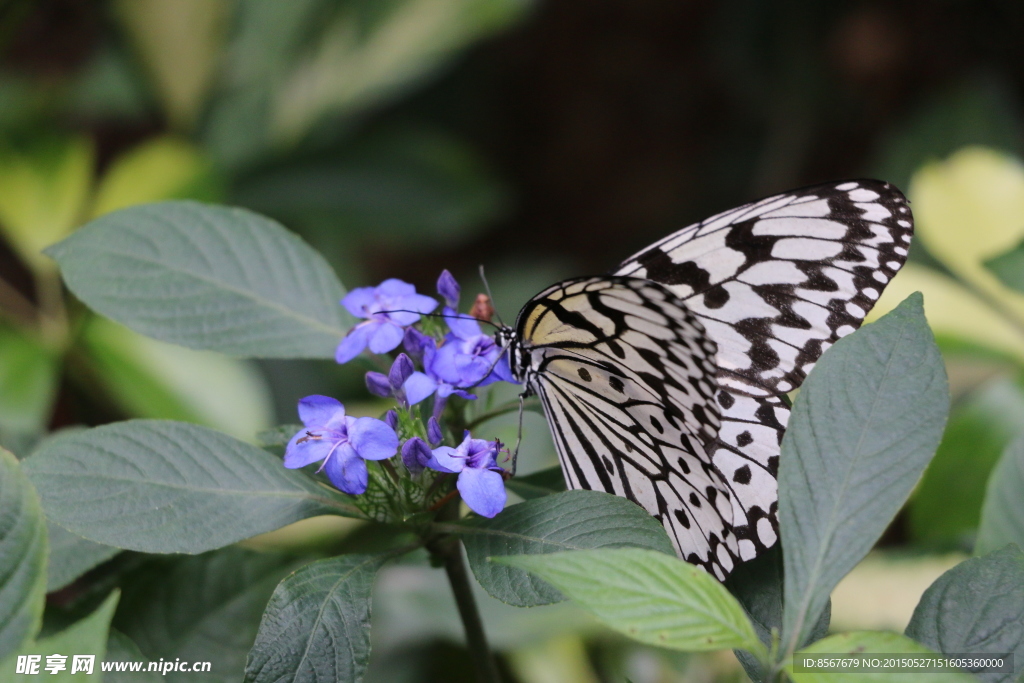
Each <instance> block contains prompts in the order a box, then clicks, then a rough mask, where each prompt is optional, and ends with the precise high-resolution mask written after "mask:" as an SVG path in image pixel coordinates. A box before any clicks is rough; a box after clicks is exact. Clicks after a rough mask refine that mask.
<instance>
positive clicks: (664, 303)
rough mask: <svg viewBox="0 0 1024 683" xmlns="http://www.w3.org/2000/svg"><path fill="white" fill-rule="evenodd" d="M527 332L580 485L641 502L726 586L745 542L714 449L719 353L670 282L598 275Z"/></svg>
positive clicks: (528, 350) (540, 307) (537, 386)
mask: <svg viewBox="0 0 1024 683" xmlns="http://www.w3.org/2000/svg"><path fill="white" fill-rule="evenodd" d="M516 330H517V335H518V344H519V347H520V352H521V353H523V354H525V355H526V356H527V359H526V360H527V362H526V363H525V366H526V367H527V368H528V370H527V373H526V376H525V378H524V379H525V381H526V382H527V383H528V384H529V386H530V387H531V388H532V389H533V390H534V391H535V392H536V393H537V394H538V395H539V396H540V398H541V402H542V404H543V406H544V411H545V413H546V415H547V418H548V423H549V424H550V426H551V431H552V434H553V435H554V439H555V445H556V447H557V450H558V455H559V460H560V461H561V463H562V469H563V472H564V474H565V477H566V480H567V482H568V483H569V485H570V486H571V487H572V488H582V489H596V490H603V491H607V492H609V493H614V494H616V495H619V496H623V497H625V498H628V499H630V500H632V501H634V502H636V503H638V504H640V505H641V506H642V507H644V508H645V509H646V510H647V511H648V512H650V513H651V514H652V515H653V516H654V517H656V518H657V519H659V520H660V521H661V522H662V524H664V525H665V528H666V529H667V531H668V532H669V536H670V537H671V538H672V539H673V542H674V543H675V545H676V549H677V551H678V552H679V554H680V556H681V557H683V558H685V559H687V560H688V561H690V562H693V563H695V564H700V565H702V566H704V567H705V568H707V569H708V571H710V572H712V573H713V574H715V575H716V576H718V577H719V578H720V579H724V577H725V576H726V574H728V573H729V571H730V570H731V569H732V566H733V564H734V559H735V557H736V556H737V553H738V545H737V539H736V535H735V533H734V531H733V523H732V522H733V504H732V501H731V492H730V490H729V487H728V486H727V484H726V482H725V480H724V479H723V477H722V475H721V473H720V472H719V471H718V470H717V469H716V468H715V467H714V466H713V465H712V462H711V458H710V456H709V451H708V448H709V446H711V445H712V444H714V443H715V438H716V435H717V433H718V428H719V420H718V409H717V406H716V404H715V394H716V392H717V386H716V384H715V379H714V378H715V374H716V372H717V368H716V366H715V365H714V362H713V359H714V355H715V350H716V349H715V345H714V343H712V342H711V341H710V340H709V339H708V338H707V336H706V334H705V332H704V330H703V328H702V326H701V324H700V323H699V322H698V321H697V320H696V319H695V318H694V317H693V315H691V314H690V313H689V312H688V311H687V310H686V307H685V306H684V305H683V304H682V302H680V301H679V300H678V299H677V298H676V297H675V296H674V295H672V293H671V292H669V291H668V290H666V289H665V288H664V287H662V286H660V285H657V284H654V283H651V282H649V281H645V280H638V279H634V278H619V277H598V278H584V279H579V280H569V281H566V282H562V283H559V284H557V285H554V286H553V287H550V288H548V289H547V290H545V291H544V292H541V293H540V294H538V295H537V296H536V297H534V298H533V299H532V300H531V301H530V302H529V303H528V304H527V305H526V306H525V307H524V308H523V310H522V311H521V312H520V314H519V318H518V320H517V322H516Z"/></svg>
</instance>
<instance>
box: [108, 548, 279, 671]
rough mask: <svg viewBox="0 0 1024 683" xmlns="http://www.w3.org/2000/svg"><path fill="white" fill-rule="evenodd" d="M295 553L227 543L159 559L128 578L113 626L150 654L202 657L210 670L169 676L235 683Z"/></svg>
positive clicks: (151, 656)
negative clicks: (191, 554)
mask: <svg viewBox="0 0 1024 683" xmlns="http://www.w3.org/2000/svg"><path fill="white" fill-rule="evenodd" d="M295 567H296V560H295V558H291V557H287V556H282V555H277V554H264V553H257V552H253V551H251V550H244V549H242V548H237V547H233V548H223V549H221V550H215V551H213V552H210V553H204V554H202V555H197V556H195V557H176V558H166V559H165V558H160V559H158V560H156V561H153V562H151V563H149V564H147V565H146V566H144V567H143V568H141V569H140V570H138V571H137V572H135V573H133V574H131V575H129V576H128V577H127V578H126V579H125V584H124V586H125V587H124V595H123V597H122V598H121V605H120V607H119V608H118V611H117V616H116V617H115V618H114V625H115V626H117V628H118V629H120V630H121V631H122V632H123V633H124V634H125V635H126V636H128V637H129V638H130V639H131V640H132V641H133V642H134V643H135V644H136V645H137V646H138V648H139V650H140V651H142V653H143V654H145V655H146V657H148V658H149V659H151V660H153V661H156V660H157V659H164V660H166V661H173V660H175V659H182V660H185V661H192V662H196V661H203V662H210V663H211V671H210V672H209V673H178V672H170V673H168V674H167V678H168V680H178V681H183V680H196V681H199V680H206V681H211V682H212V681H237V680H239V679H240V678H241V677H242V674H243V672H244V671H245V659H246V656H247V654H248V652H249V648H251V647H252V644H253V641H254V640H255V638H256V631H257V629H258V628H259V623H260V615H262V614H263V610H264V608H265V607H266V606H267V601H268V600H269V599H270V596H271V594H272V593H273V592H274V587H275V586H276V585H277V583H278V581H280V580H281V579H282V578H284V576H285V575H286V574H287V573H288V572H289V571H290V570H292V569H294V568H295Z"/></svg>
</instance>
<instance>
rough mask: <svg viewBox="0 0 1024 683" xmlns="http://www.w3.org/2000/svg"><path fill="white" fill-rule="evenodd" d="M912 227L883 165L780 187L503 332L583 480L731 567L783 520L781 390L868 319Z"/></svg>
mask: <svg viewBox="0 0 1024 683" xmlns="http://www.w3.org/2000/svg"><path fill="white" fill-rule="evenodd" d="M911 232H912V219H911V218H910V211H909V208H908V207H907V204H906V200H905V198H904V197H903V195H902V194H901V193H900V192H899V191H898V190H896V189H895V188H893V187H892V186H890V185H888V184H887V183H882V182H879V181H847V182H843V183H834V184H829V185H822V186H818V187H813V188H807V189H804V190H796V191H793V192H790V193H786V194H783V195H777V196H774V197H769V198H767V199H764V200H761V201H759V202H753V203H751V204H747V205H745V206H742V207H738V208H736V209H733V210H731V211H727V212H724V213H722V214H718V215H717V216H713V217H711V218H709V219H707V220H705V221H702V222H700V223H697V224H695V225H692V226H689V227H686V228H683V229H682V230H680V231H678V232H676V233H673V234H672V235H669V236H668V237H666V238H665V239H663V240H661V241H659V242H657V243H655V244H653V245H651V246H649V247H647V248H646V249H644V250H642V251H641V252H639V253H637V254H636V255H634V256H633V257H630V258H629V259H627V260H626V261H624V262H623V263H622V264H621V265H620V266H619V268H618V269H617V270H616V271H615V273H614V274H613V275H606V276H598V277H590V278H578V279H573V280H567V281H565V282H561V283H558V284H556V285H553V286H551V287H549V288H547V289H546V290H544V291H543V292H541V293H540V294H538V295H536V296H535V297H533V299H531V300H530V301H529V302H528V303H527V304H526V306H524V308H523V309H522V311H520V313H519V316H518V318H517V321H516V325H515V327H514V328H507V327H506V328H502V329H501V330H500V331H499V332H498V335H497V341H498V343H499V344H501V345H502V347H503V348H505V349H507V350H508V353H509V361H510V366H511V369H512V372H513V374H514V375H515V376H516V378H517V379H518V380H519V381H521V382H523V384H524V385H525V387H526V388H525V391H527V392H531V393H536V394H537V395H538V396H539V397H540V399H541V403H542V405H543V407H544V411H545V414H546V416H547V419H548V423H549V425H550V427H551V430H552V434H553V436H554V440H555V445H556V449H557V450H558V455H559V460H560V462H561V464H562V469H563V473H564V474H565V477H566V482H567V483H568V485H569V486H570V487H571V488H584V489H596V490H603V491H607V492H609V493H614V494H616V495H620V496H623V497H626V498H628V499H630V500H633V501H634V502H636V503H638V504H639V505H641V506H643V507H644V508H645V509H646V510H647V511H648V512H650V513H651V514H652V515H653V516H654V517H656V518H657V519H659V520H660V521H661V522H662V523H663V524H664V526H665V528H666V530H667V531H668V533H669V536H670V538H671V539H672V540H673V543H674V544H675V546H676V550H677V551H678V553H679V555H680V557H682V558H683V559H686V560H687V561H690V562H693V563H695V564H698V565H700V566H703V567H704V568H706V569H707V570H708V571H709V572H711V573H713V574H714V575H715V576H717V577H718V578H719V579H724V578H725V576H726V575H727V574H728V573H729V572H730V571H731V569H732V567H733V566H734V565H735V564H736V563H737V562H739V561H743V560H748V559H751V558H753V557H755V556H756V555H757V554H759V553H760V552H762V551H764V550H765V549H767V548H768V547H771V546H772V545H773V544H774V543H775V542H776V540H777V537H778V522H777V500H778V495H777V484H776V475H777V472H778V461H779V452H780V445H781V441H782V435H783V433H784V431H785V426H786V421H787V420H788V416H789V408H788V405H787V403H786V401H785V400H784V398H783V395H784V394H785V393H786V392H788V391H790V390H792V389H793V388H795V387H797V386H799V384H800V383H801V382H802V381H803V378H804V377H805V376H806V373H807V372H809V371H810V369H811V367H813V364H814V362H815V361H817V359H818V358H819V357H820V356H821V354H822V353H823V352H824V351H825V350H826V349H827V348H828V347H829V346H831V345H832V344H833V343H835V341H837V340H838V339H839V338H841V337H843V336H845V335H846V334H849V333H850V332H853V331H854V330H855V329H856V328H857V327H858V326H859V325H860V323H861V322H862V321H863V319H864V316H865V315H866V314H867V311H868V310H870V308H871V306H872V305H873V304H874V302H875V301H876V300H877V299H878V297H879V296H880V295H881V291H882V289H883V287H884V286H885V284H886V283H888V281H889V280H891V278H892V277H893V275H895V273H896V271H897V270H898V269H899V268H900V267H901V266H902V265H903V262H904V261H905V259H906V255H907V248H908V247H909V242H910V236H911Z"/></svg>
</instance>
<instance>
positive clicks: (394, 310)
mask: <svg viewBox="0 0 1024 683" xmlns="http://www.w3.org/2000/svg"><path fill="white" fill-rule="evenodd" d="M377 312H378V313H415V314H416V315H421V316H423V317H424V318H458V319H459V320H473V321H476V322H478V323H483V324H484V325H490V326H491V327H493V328H494V329H496V330H497V329H501V325H498V324H496V323H492V322H491V321H490V320H483V319H481V318H474V317H473V316H471V315H465V314H463V313H456V314H455V315H445V314H444V313H420V312H419V311H410V310H408V309H406V308H390V309H388V310H386V311H377Z"/></svg>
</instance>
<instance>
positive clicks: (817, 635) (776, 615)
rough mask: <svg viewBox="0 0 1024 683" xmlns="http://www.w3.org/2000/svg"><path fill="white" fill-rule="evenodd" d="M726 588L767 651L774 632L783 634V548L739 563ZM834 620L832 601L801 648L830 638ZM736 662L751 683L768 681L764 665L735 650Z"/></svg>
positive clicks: (741, 651) (726, 583)
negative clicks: (752, 682) (831, 623)
mask: <svg viewBox="0 0 1024 683" xmlns="http://www.w3.org/2000/svg"><path fill="white" fill-rule="evenodd" d="M725 587H726V588H727V589H728V590H729V592H730V593H732V595H733V597H735V598H736V599H737V600H738V601H739V603H740V605H742V607H743V609H744V611H745V612H746V613H747V617H748V618H749V619H750V623H751V624H753V626H754V631H755V632H756V633H757V637H758V638H760V639H761V642H762V643H764V645H765V647H768V648H770V647H771V644H772V630H773V629H774V630H776V631H778V632H780V633H781V631H782V610H783V599H782V597H783V596H782V589H783V575H782V548H781V547H780V546H779V544H778V543H776V544H775V545H774V546H772V547H771V548H769V549H768V551H767V552H764V553H761V554H760V555H758V556H757V557H755V558H754V559H753V560H749V561H747V562H741V563H739V564H738V565H737V566H736V568H735V569H733V570H732V573H731V574H729V576H728V577H727V578H726V580H725ZM831 617H832V603H831V601H830V602H828V603H826V604H825V609H824V610H823V611H822V613H821V616H820V617H819V618H818V622H817V623H816V624H815V625H814V629H813V630H812V631H811V633H810V634H809V635H808V636H807V639H806V640H805V641H804V642H802V643H801V644H800V646H801V647H802V646H804V645H807V644H808V643H812V642H814V641H815V640H819V639H821V638H824V637H825V635H827V634H828V626H829V621H830V619H831ZM735 654H736V658H737V659H738V660H739V661H740V664H742V665H743V668H744V670H745V671H746V672H747V675H748V676H750V678H751V679H752V680H755V681H758V680H765V679H766V677H767V674H768V672H767V671H766V670H765V669H764V662H761V661H759V660H758V659H757V658H756V657H754V656H752V655H751V654H750V653H748V652H745V651H743V650H736V652H735Z"/></svg>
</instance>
